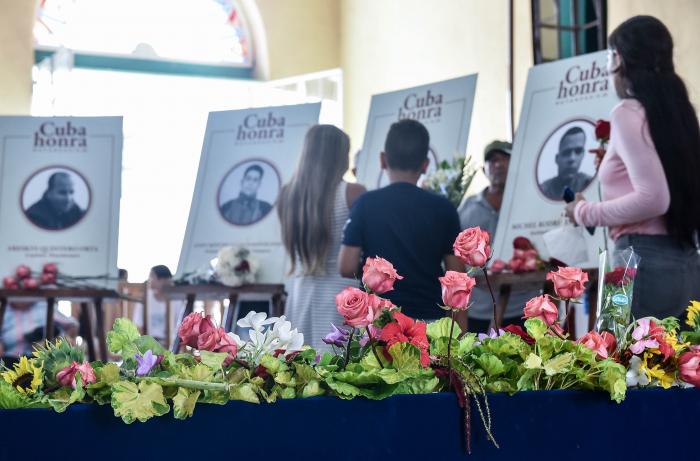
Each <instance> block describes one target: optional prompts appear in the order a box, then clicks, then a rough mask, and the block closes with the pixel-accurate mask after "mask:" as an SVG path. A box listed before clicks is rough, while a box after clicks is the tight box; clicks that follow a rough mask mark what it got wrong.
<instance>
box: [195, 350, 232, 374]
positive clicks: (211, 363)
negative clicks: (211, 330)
mask: <svg viewBox="0 0 700 461" xmlns="http://www.w3.org/2000/svg"><path fill="white" fill-rule="evenodd" d="M199 354H200V357H201V358H202V363H203V364H204V365H206V366H208V367H209V368H211V369H212V370H215V371H218V370H220V369H221V367H222V366H223V364H224V360H226V358H227V357H228V353H227V352H209V351H199Z"/></svg>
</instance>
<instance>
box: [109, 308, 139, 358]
mask: <svg viewBox="0 0 700 461" xmlns="http://www.w3.org/2000/svg"><path fill="white" fill-rule="evenodd" d="M139 336H141V335H140V334H139V330H138V328H136V325H134V324H133V323H132V322H131V320H129V319H127V318H118V319H116V320H115V321H114V326H113V327H112V331H110V332H109V333H107V345H108V346H109V351H110V352H112V353H113V354H120V355H122V357H133V355H134V354H135V353H136V352H138V351H137V348H136V346H135V345H134V341H136V340H137V339H138V338H139Z"/></svg>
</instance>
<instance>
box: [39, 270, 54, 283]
mask: <svg viewBox="0 0 700 461" xmlns="http://www.w3.org/2000/svg"><path fill="white" fill-rule="evenodd" d="M40 282H41V285H55V284H56V274H52V273H46V272H44V273H43V274H41V279H40Z"/></svg>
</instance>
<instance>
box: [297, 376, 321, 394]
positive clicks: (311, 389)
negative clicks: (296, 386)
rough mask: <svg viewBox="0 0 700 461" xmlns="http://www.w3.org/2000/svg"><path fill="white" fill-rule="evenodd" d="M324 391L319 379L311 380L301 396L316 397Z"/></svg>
mask: <svg viewBox="0 0 700 461" xmlns="http://www.w3.org/2000/svg"><path fill="white" fill-rule="evenodd" d="M323 394H324V391H323V389H322V388H321V383H320V382H319V381H318V380H315V379H314V380H312V381H309V382H308V383H307V384H306V386H304V389H303V390H302V392H301V396H302V397H304V398H306V397H316V396H317V395H323Z"/></svg>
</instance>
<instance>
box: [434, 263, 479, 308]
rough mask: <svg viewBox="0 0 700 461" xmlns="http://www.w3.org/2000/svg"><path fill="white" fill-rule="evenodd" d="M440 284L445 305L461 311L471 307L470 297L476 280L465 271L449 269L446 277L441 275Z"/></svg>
mask: <svg viewBox="0 0 700 461" xmlns="http://www.w3.org/2000/svg"><path fill="white" fill-rule="evenodd" d="M440 285H441V286H442V302H443V303H445V306H447V307H451V308H452V309H457V310H461V311H466V310H467V309H468V308H469V299H470V298H471V296H472V289H473V288H474V285H476V280H474V279H473V278H472V277H469V275H467V274H465V273H464V272H455V271H447V272H446V273H445V276H444V277H440Z"/></svg>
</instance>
